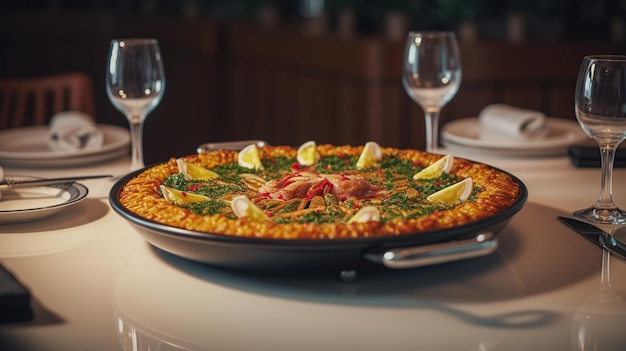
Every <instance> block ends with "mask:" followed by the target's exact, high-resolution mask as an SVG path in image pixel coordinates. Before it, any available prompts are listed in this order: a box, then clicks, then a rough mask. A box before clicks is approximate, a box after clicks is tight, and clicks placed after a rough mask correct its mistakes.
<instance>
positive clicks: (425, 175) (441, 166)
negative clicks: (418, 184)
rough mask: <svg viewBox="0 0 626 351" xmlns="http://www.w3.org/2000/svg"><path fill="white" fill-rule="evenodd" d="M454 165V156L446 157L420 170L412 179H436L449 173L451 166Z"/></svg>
mask: <svg viewBox="0 0 626 351" xmlns="http://www.w3.org/2000/svg"><path fill="white" fill-rule="evenodd" d="M453 164H454V156H452V155H446V156H444V157H442V158H440V159H439V160H437V161H436V162H434V163H433V164H431V165H430V166H428V167H426V168H424V169H422V170H421V171H419V172H417V173H415V175H414V176H413V179H431V178H437V177H439V176H440V175H441V173H443V172H449V171H450V169H452V165H453Z"/></svg>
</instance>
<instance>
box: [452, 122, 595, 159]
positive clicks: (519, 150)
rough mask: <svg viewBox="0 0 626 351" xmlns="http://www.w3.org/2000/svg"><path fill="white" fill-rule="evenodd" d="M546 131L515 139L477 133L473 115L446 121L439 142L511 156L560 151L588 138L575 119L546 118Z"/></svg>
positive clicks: (551, 153) (543, 154) (478, 130)
mask: <svg viewBox="0 0 626 351" xmlns="http://www.w3.org/2000/svg"><path fill="white" fill-rule="evenodd" d="M547 124H548V134H547V135H546V136H545V137H542V138H538V139H528V140H517V139H513V138H502V137H497V136H493V135H490V134H488V133H481V127H480V124H479V122H478V118H477V117H472V118H464V119H459V120H455V121H452V122H449V123H447V124H446V125H444V126H443V128H442V131H441V142H442V144H443V145H444V146H445V147H446V148H447V149H449V150H451V151H463V150H470V151H475V152H480V153H488V154H498V155H514V156H548V155H564V154H565V153H566V152H567V148H568V147H569V146H570V145H574V144H578V143H582V142H585V141H587V140H589V137H588V136H587V135H586V134H585V133H584V132H583V131H582V129H581V128H580V126H579V125H578V123H576V122H575V121H571V120H566V119H560V118H548V119H547Z"/></svg>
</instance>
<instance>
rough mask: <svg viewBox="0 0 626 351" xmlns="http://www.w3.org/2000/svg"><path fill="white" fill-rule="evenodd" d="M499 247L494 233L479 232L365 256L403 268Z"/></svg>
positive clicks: (461, 258) (466, 256)
mask: <svg viewBox="0 0 626 351" xmlns="http://www.w3.org/2000/svg"><path fill="white" fill-rule="evenodd" d="M497 248H498V240H497V239H496V237H495V235H494V234H493V233H479V234H477V235H476V236H475V237H473V238H470V239H464V240H457V241H450V242H444V243H436V244H431V245H421V246H416V247H403V248H397V249H389V250H387V251H384V252H382V253H381V252H379V253H373V252H368V253H365V255H364V258H365V259H367V260H368V261H371V262H375V263H382V264H383V265H385V266H386V267H388V268H394V269H402V268H414V267H422V266H428V265H434V264H439V263H445V262H452V261H458V260H464V259H467V258H474V257H479V256H484V255H488V254H490V253H492V252H494V251H495V250H496V249H497Z"/></svg>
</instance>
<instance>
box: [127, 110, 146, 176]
mask: <svg viewBox="0 0 626 351" xmlns="http://www.w3.org/2000/svg"><path fill="white" fill-rule="evenodd" d="M129 120H130V141H131V143H130V144H131V154H130V169H131V171H134V170H137V169H140V168H143V167H144V163H143V145H142V144H143V116H142V117H130V118H129Z"/></svg>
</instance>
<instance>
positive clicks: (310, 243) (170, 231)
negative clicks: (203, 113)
mask: <svg viewBox="0 0 626 351" xmlns="http://www.w3.org/2000/svg"><path fill="white" fill-rule="evenodd" d="M471 162H474V161H471ZM475 163H480V162H475ZM159 164H162V163H155V164H153V165H150V166H147V167H144V168H142V169H139V170H136V171H133V172H131V173H129V174H127V175H125V176H124V177H122V178H120V179H119V180H118V181H117V182H116V183H115V184H114V185H113V187H112V188H111V190H110V192H109V203H110V205H111V207H112V208H113V210H114V211H115V212H117V213H118V214H119V215H120V216H122V217H123V218H124V219H126V220H128V221H129V222H131V223H133V224H134V225H138V226H139V227H142V228H143V229H148V230H151V231H152V232H156V233H158V234H159V235H165V236H170V237H173V238H180V239H183V238H184V239H187V240H189V239H192V240H199V241H203V242H211V243H223V244H239V245H250V246H271V247H272V248H277V247H285V248H286V249H290V248H301V247H304V248H330V247H341V246H359V245H367V246H370V247H373V246H378V245H384V246H389V245H393V246H403V243H406V244H409V245H415V244H416V243H417V244H432V243H436V242H444V241H449V240H455V239H458V238H460V237H462V236H464V235H468V234H477V233H480V232H481V231H484V230H485V229H488V228H491V227H492V226H494V225H497V224H499V223H502V222H505V221H507V220H509V219H510V218H511V217H513V216H514V215H515V214H516V213H517V212H519V211H520V210H521V209H522V208H523V207H524V205H525V203H526V201H527V200H528V189H527V188H526V186H525V184H524V183H523V182H522V181H521V180H520V179H519V178H517V177H516V176H514V175H513V174H511V173H509V172H507V171H504V170H502V169H499V168H497V167H492V166H489V165H487V166H489V167H490V168H493V169H495V170H497V171H500V172H503V173H505V174H507V175H509V176H510V177H511V178H512V179H513V180H514V181H515V182H516V183H517V184H518V185H519V188H520V193H519V195H518V197H517V199H516V200H515V202H514V203H513V204H512V205H511V206H509V207H508V208H506V209H504V210H502V211H500V212H498V213H495V214H493V215H492V216H490V217H486V218H482V219H479V220H477V221H474V222H471V223H467V224H464V225H461V226H457V227H452V228H442V229H435V230H431V231H424V232H416V233H405V234H400V235H397V236H388V235H383V236H374V237H368V238H338V239H273V238H251V237H237V236H232V235H225V234H215V233H207V232H201V231H194V230H188V229H184V228H179V227H174V226H170V225H166V224H162V223H158V222H156V221H152V220H149V219H146V218H143V217H141V216H139V215H137V214H135V213H133V212H131V211H130V210H128V209H127V208H126V207H124V206H123V205H122V204H121V203H120V201H119V193H120V192H121V190H122V188H123V186H124V185H125V184H126V183H127V182H128V181H129V180H130V179H132V178H133V177H135V176H136V175H138V174H139V173H141V172H143V171H145V170H147V169H149V168H151V167H154V166H156V165H159ZM493 234H496V233H493Z"/></svg>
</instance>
